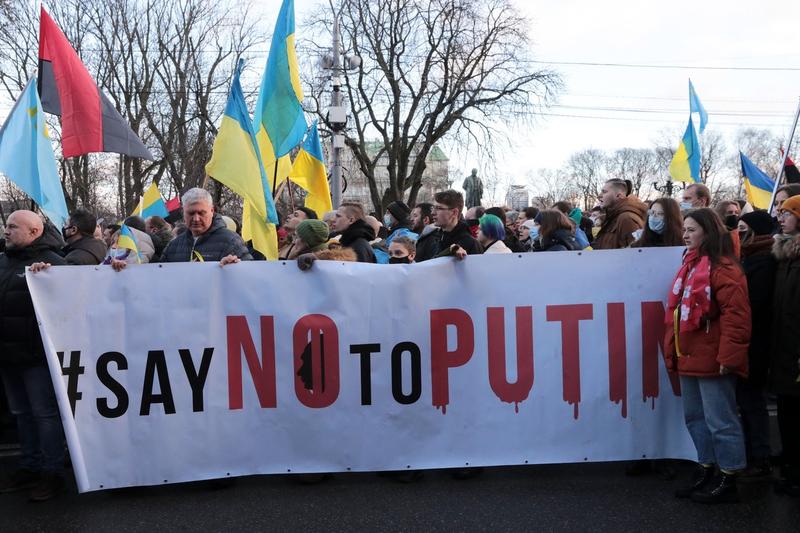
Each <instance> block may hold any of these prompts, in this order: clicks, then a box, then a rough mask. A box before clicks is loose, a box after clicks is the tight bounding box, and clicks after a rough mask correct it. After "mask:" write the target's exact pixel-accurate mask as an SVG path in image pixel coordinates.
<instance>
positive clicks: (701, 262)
mask: <svg viewBox="0 0 800 533" xmlns="http://www.w3.org/2000/svg"><path fill="white" fill-rule="evenodd" d="M667 309H668V312H667V324H668V325H671V326H673V327H674V329H675V330H678V329H680V331H681V332H687V331H695V330H697V329H699V328H700V321H701V319H702V317H703V316H705V315H708V313H709V311H710V310H711V261H709V259H708V256H706V255H703V256H701V255H700V254H699V253H698V252H697V250H690V251H688V252H687V253H686V255H685V256H684V257H683V265H681V269H680V270H679V271H678V275H677V276H675V282H674V283H673V284H672V291H671V292H670V293H669V296H668V298H667ZM678 309H680V312H678ZM678 317H680V326H679V327H678V325H677V324H675V320H676V319H677V318H678Z"/></svg>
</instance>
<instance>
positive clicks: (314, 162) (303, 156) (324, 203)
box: [289, 120, 333, 218]
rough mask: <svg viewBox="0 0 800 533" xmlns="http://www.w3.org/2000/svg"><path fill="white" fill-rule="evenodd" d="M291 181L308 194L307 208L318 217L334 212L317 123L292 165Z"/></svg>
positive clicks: (312, 126) (312, 127)
mask: <svg viewBox="0 0 800 533" xmlns="http://www.w3.org/2000/svg"><path fill="white" fill-rule="evenodd" d="M289 179H290V180H292V181H293V182H294V183H296V184H297V185H299V186H300V187H302V188H303V189H305V190H306V191H307V192H308V196H306V202H305V206H306V207H308V208H309V209H313V210H314V212H315V213H317V215H318V216H319V217H320V218H322V215H324V214H325V213H327V212H328V211H331V210H333V204H332V203H331V190H330V187H328V172H327V169H326V168H325V161H324V159H323V156H322V143H320V142H319V131H317V121H316V120H315V121H314V123H313V124H312V125H311V129H310V130H309V132H308V135H306V140H305V141H304V142H303V146H302V147H301V148H300V152H299V153H298V154H297V157H296V158H295V160H294V163H293V164H292V172H291V174H289Z"/></svg>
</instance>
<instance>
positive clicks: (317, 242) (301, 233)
mask: <svg viewBox="0 0 800 533" xmlns="http://www.w3.org/2000/svg"><path fill="white" fill-rule="evenodd" d="M328 231H329V230H328V225H327V224H326V223H324V222H323V221H321V220H316V219H309V220H304V221H302V222H301V223H300V224H299V225H298V226H297V229H296V230H295V233H297V236H298V237H300V238H301V239H302V240H303V242H304V243H306V245H307V246H308V249H309V250H310V251H312V252H316V251H317V250H321V249H323V248H325V246H326V244H327V242H328Z"/></svg>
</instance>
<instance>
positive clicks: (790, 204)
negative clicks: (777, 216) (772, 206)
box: [781, 194, 800, 218]
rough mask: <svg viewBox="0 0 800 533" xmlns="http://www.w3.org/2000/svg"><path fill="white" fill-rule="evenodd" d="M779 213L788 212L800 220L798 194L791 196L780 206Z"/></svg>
mask: <svg viewBox="0 0 800 533" xmlns="http://www.w3.org/2000/svg"><path fill="white" fill-rule="evenodd" d="M781 211H789V212H790V213H791V214H793V215H794V216H796V217H797V218H800V194H798V195H797V196H792V197H791V198H789V199H788V200H786V201H785V202H783V204H782V205H781Z"/></svg>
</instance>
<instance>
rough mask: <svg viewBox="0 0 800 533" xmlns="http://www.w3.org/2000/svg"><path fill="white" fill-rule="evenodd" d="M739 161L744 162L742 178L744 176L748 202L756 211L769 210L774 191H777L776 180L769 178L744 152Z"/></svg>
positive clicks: (740, 154)
mask: <svg viewBox="0 0 800 533" xmlns="http://www.w3.org/2000/svg"><path fill="white" fill-rule="evenodd" d="M739 159H741V161H742V176H744V188H745V190H746V191H747V201H748V202H750V205H752V206H753V207H755V208H756V209H769V206H770V204H769V203H770V201H771V200H772V191H773V190H774V189H775V180H773V179H772V178H770V177H769V176H767V174H766V173H765V172H764V171H763V170H761V169H760V168H758V167H757V166H756V165H755V164H754V163H753V162H752V161H750V160H749V159H748V158H747V156H746V155H744V154H743V153H742V152H739Z"/></svg>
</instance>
